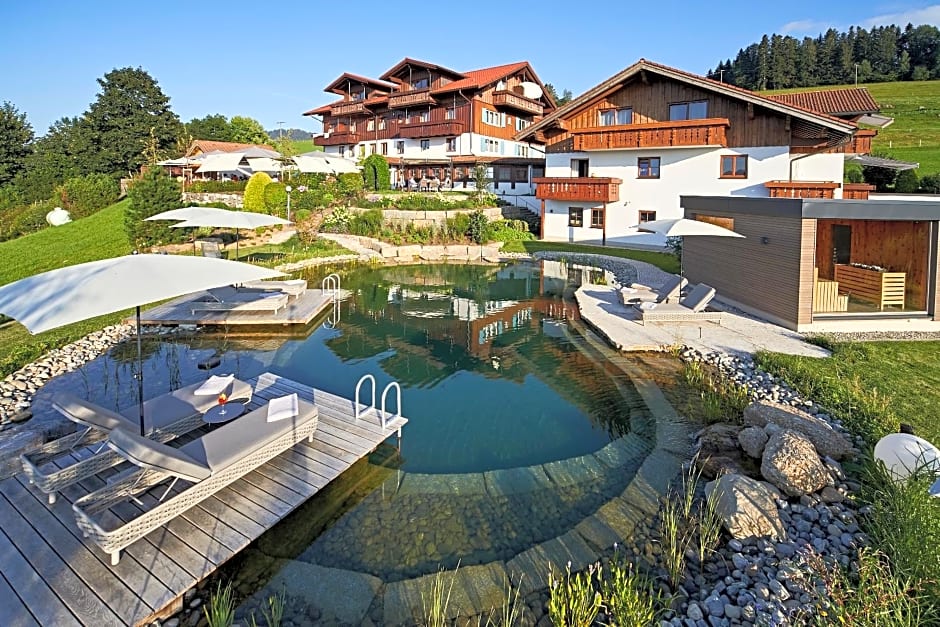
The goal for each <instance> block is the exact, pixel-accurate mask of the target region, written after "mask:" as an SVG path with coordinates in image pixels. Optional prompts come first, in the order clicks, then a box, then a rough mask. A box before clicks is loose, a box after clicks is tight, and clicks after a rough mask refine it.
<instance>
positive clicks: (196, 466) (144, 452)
mask: <svg viewBox="0 0 940 627" xmlns="http://www.w3.org/2000/svg"><path fill="white" fill-rule="evenodd" d="M108 446H109V447H111V448H112V449H113V450H114V451H116V452H117V453H118V454H119V455H121V456H122V457H124V458H125V459H127V460H128V461H130V462H132V463H134V464H136V465H138V466H140V467H142V468H150V469H152V470H158V471H161V472H165V473H167V474H170V475H173V476H174V477H180V478H183V479H186V480H187V481H192V482H194V483H195V482H197V481H202V480H203V479H206V478H207V477H210V476H212V471H211V470H210V469H209V468H207V467H206V466H205V465H204V464H200V463H199V462H197V461H195V460H194V459H192V458H191V457H189V456H188V455H187V454H186V453H185V452H183V451H181V450H179V449H175V448H173V447H172V446H168V445H166V444H160V443H159V442H154V441H153V440H151V439H149V438H146V437H143V436H140V435H137V434H136V433H133V432H131V431H129V430H127V429H115V430H114V431H112V432H111V433H110V434H108Z"/></svg>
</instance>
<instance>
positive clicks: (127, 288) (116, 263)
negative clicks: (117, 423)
mask: <svg viewBox="0 0 940 627" xmlns="http://www.w3.org/2000/svg"><path fill="white" fill-rule="evenodd" d="M281 275H282V273H281V272H278V271H276V270H270V269H268V268H261V267H258V266H253V265H250V264H247V263H238V262H235V261H226V260H224V259H209V258H206V257H189V256H179V255H126V256H124V257H115V258H112V259H103V260H101V261H92V262H89V263H82V264H78V265H75V266H68V267H65V268H59V269H57V270H50V271H49V272H44V273H42V274H37V275H34V276H31V277H27V278H25V279H20V280H19V281H15V282H13V283H8V284H7V285H4V286H2V287H0V313H2V314H4V315H7V316H9V317H11V318H13V319H15V320H17V321H19V322H20V323H21V324H22V325H23V326H25V327H26V329H27V330H28V331H29V332H30V333H33V334H36V333H42V332H43V331H48V330H49V329H54V328H56V327H61V326H65V325H67V324H72V323H73V322H78V321H80V320H86V319H88V318H94V317H96V316H103V315H104V314H108V313H113V312H115V311H121V310H123V309H130V308H131V307H134V308H135V309H136V312H137V374H136V378H137V401H138V405H139V407H140V432H141V435H143V434H144V433H145V426H144V380H143V357H142V350H141V334H140V307H141V306H142V305H146V304H148V303H152V302H155V301H158V300H165V299H167V298H175V297H176V296H181V295H183V294H190V293H192V292H198V291H200V290H206V289H211V288H214V287H220V286H223V285H232V284H235V283H244V282H246V281H257V280H261V279H271V278H274V277H277V276H281Z"/></svg>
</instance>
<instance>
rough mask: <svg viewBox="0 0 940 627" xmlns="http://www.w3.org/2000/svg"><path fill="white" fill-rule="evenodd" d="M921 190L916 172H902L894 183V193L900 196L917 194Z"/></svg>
mask: <svg viewBox="0 0 940 627" xmlns="http://www.w3.org/2000/svg"><path fill="white" fill-rule="evenodd" d="M918 189H920V180H919V179H918V178H917V172H915V171H914V170H902V171H901V172H899V173H898V178H896V179H895V181H894V191H896V192H897V193H899V194H916V193H917V190H918Z"/></svg>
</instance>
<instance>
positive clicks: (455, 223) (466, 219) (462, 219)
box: [447, 213, 470, 235]
mask: <svg viewBox="0 0 940 627" xmlns="http://www.w3.org/2000/svg"><path fill="white" fill-rule="evenodd" d="M447 230H448V231H450V232H451V233H458V234H460V235H467V233H468V232H469V231H470V215H469V214H466V213H458V214H457V215H455V216H454V217H453V218H448V219H447Z"/></svg>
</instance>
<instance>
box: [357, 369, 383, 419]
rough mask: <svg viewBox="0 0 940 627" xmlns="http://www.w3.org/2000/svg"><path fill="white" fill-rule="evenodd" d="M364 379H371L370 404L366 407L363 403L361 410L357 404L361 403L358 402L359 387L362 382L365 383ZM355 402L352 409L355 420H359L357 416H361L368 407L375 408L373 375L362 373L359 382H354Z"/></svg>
mask: <svg viewBox="0 0 940 627" xmlns="http://www.w3.org/2000/svg"><path fill="white" fill-rule="evenodd" d="M366 381H371V382H372V404H371V405H369V406H368V407H366V406H365V405H363V408H362V410H361V411H360V408H359V405H361V403H360V402H359V388H361V387H362V384H363V383H365V382H366ZM383 398H384V396H383ZM355 403H356V405H355V407H354V409H355V412H354V413H355V415H356V420H359V418H360V417H362V414H364V413H365V412H367V411H369V410H370V409H375V377H373V376H372V375H371V374H364V375H362V378H360V379H359V383H357V384H356V401H355ZM383 428H384V425H383Z"/></svg>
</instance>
